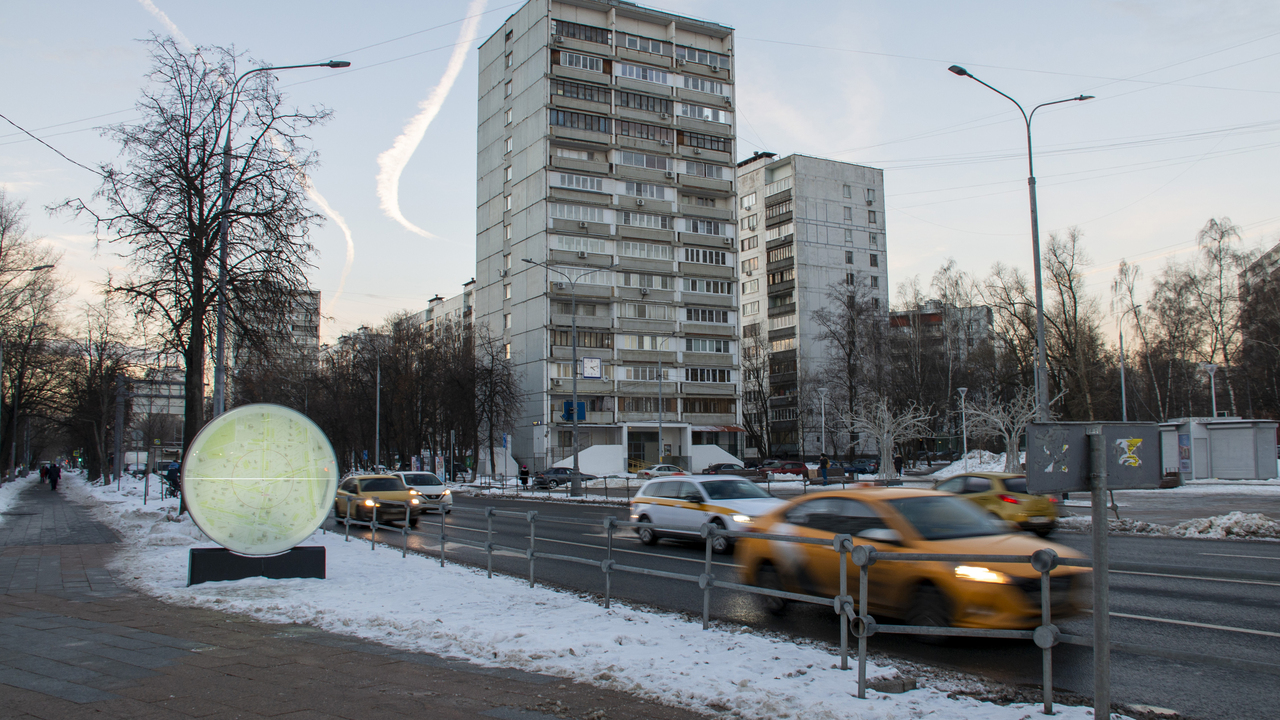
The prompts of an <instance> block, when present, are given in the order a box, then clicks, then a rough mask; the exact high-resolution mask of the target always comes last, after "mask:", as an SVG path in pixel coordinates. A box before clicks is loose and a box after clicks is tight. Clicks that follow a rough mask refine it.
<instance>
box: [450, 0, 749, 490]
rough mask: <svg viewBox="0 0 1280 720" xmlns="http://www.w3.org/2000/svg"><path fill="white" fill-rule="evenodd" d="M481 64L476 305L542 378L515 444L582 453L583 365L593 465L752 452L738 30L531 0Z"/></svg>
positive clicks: (532, 455)
mask: <svg viewBox="0 0 1280 720" xmlns="http://www.w3.org/2000/svg"><path fill="white" fill-rule="evenodd" d="M479 81H480V88H479V95H480V100H479V132H478V135H479V137H478V146H479V158H478V191H477V204H478V207H477V222H476V228H477V229H476V273H477V275H476V291H475V298H476V300H475V307H476V316H477V318H478V321H479V322H483V323H486V324H487V326H488V327H489V328H490V329H491V330H493V331H494V332H495V333H502V335H503V336H504V339H505V340H506V343H507V347H508V351H509V353H510V356H511V358H512V359H513V360H514V361H515V363H516V366H517V370H518V372H519V373H520V377H521V379H522V382H523V384H524V391H525V394H526V395H525V396H526V398H527V402H526V403H525V406H524V411H523V413H522V416H521V418H520V421H519V424H518V427H517V428H516V430H515V432H514V433H513V438H512V448H511V449H512V454H513V455H514V456H515V458H516V459H517V460H519V461H520V462H521V463H524V464H526V465H527V466H528V467H529V468H530V469H531V470H537V469H540V468H544V467H547V466H549V465H551V464H553V463H556V462H558V461H565V460H566V459H567V458H569V457H570V456H571V455H572V453H573V441H572V423H571V422H570V421H569V420H566V419H565V411H566V410H567V409H568V407H567V403H569V401H570V392H571V385H572V382H573V379H574V375H575V373H577V375H578V401H579V407H580V409H581V410H582V411H583V414H582V415H581V416H580V417H579V423H580V435H579V447H580V448H587V449H586V450H585V451H583V453H582V457H583V464H582V467H583V470H584V471H587V472H592V471H593V470H594V471H597V472H614V471H622V470H624V469H626V466H627V462H628V461H630V462H631V463H632V464H633V466H634V464H638V463H644V462H656V461H657V460H658V459H659V457H660V456H662V457H674V458H677V459H679V458H685V462H687V463H690V464H692V465H696V466H697V467H696V468H695V469H698V470H700V469H701V468H702V466H703V464H705V463H706V462H708V460H707V458H710V457H715V458H716V459H721V458H723V456H724V451H723V450H719V449H716V448H715V447H714V446H715V444H719V445H721V446H723V448H724V449H725V450H728V451H729V452H735V451H737V452H738V453H739V454H740V451H738V441H739V434H738V433H739V430H740V429H739V428H738V423H739V420H740V415H739V413H740V408H739V406H738V381H739V365H738V354H739V346H738V345H739V339H738V297H737V281H738V277H737V276H738V271H737V267H738V257H737V247H738V246H737V233H736V220H737V215H736V212H735V209H736V206H737V205H736V193H735V188H734V148H733V142H734V136H735V131H734V67H733V31H732V30H731V29H730V28H727V27H723V26H721V25H717V24H714V23H709V22H704V21H700V20H694V19H690V18H685V17H681V16H678V15H672V14H669V13H665V12H660V11H656V10H650V9H647V8H643V7H640V6H638V5H633V4H631V3H626V2H620V1H618V0H530V2H528V3H526V4H525V5H524V6H523V7H521V8H520V10H518V11H517V12H516V13H515V14H514V15H512V16H511V17H510V18H508V19H507V21H506V22H505V23H504V24H503V25H502V27H501V28H499V29H498V31H497V32H496V33H494V35H493V36H492V37H490V38H489V39H488V40H486V41H485V42H484V44H482V45H481V47H480V78H479ZM525 259H528V260H531V261H533V262H534V263H538V264H530V263H527V262H524V260H525ZM575 288H576V315H577V321H578V357H579V358H580V359H581V358H584V357H586V358H593V360H592V361H590V362H589V363H587V365H586V366H585V368H586V370H588V371H589V372H590V374H591V375H592V377H583V375H582V373H583V370H584V365H583V363H582V362H581V360H580V362H579V366H578V367H577V368H575V367H573V363H572V361H571V357H572V349H571V332H570V327H571V320H572V316H571V313H573V312H575V310H574V307H575V303H574V298H575V292H574V291H575ZM595 358H598V359H599V363H598V364H597V363H596V362H595V361H594V359H595ZM597 366H598V367H599V368H600V373H599V377H595V375H596V373H595V372H594V371H595V368H596V367H597ZM659 422H661V435H660V434H659ZM566 464H567V463H566Z"/></svg>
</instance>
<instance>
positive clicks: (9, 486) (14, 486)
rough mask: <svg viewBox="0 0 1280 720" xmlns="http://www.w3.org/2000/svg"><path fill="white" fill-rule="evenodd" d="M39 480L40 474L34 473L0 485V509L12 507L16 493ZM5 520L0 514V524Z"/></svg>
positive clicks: (15, 501)
mask: <svg viewBox="0 0 1280 720" xmlns="http://www.w3.org/2000/svg"><path fill="white" fill-rule="evenodd" d="M66 475H67V474H66V473H63V477H66ZM39 480H40V474H39V473H34V474H30V475H27V476H26V477H24V478H18V479H17V480H12V481H10V482H7V483H4V484H3V485H0V511H5V510H10V509H12V508H13V506H14V505H15V504H16V503H17V502H18V494H19V493H21V492H22V491H23V490H26V489H27V488H29V487H31V486H32V485H34V484H36V483H37V482H39ZM5 520H8V518H6V517H5V516H4V515H0V525H3V524H4V522H5Z"/></svg>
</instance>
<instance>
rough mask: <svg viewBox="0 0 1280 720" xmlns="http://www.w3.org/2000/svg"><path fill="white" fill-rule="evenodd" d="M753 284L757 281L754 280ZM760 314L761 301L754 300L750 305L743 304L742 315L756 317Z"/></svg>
mask: <svg viewBox="0 0 1280 720" xmlns="http://www.w3.org/2000/svg"><path fill="white" fill-rule="evenodd" d="M751 282H756V281H755V280H752V281H751ZM758 312H760V301H759V300H752V301H751V302H749V303H743V304H742V314H743V315H755V314H756V313H758Z"/></svg>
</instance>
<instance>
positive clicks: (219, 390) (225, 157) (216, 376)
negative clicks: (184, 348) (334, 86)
mask: <svg viewBox="0 0 1280 720" xmlns="http://www.w3.org/2000/svg"><path fill="white" fill-rule="evenodd" d="M309 67H327V68H334V69H337V68H345V67H351V63H350V62H347V61H346V60H330V61H329V62H323V63H308V64H306V65H279V66H276V67H260V68H254V69H252V70H246V71H245V72H243V73H241V74H240V77H238V78H236V80H235V82H233V83H231V92H230V93H229V94H228V95H227V137H226V140H225V141H224V142H223V144H222V208H221V210H220V213H221V215H220V217H219V218H218V329H217V339H216V341H215V343H216V347H215V350H214V358H213V362H214V365H213V416H214V417H217V416H219V415H221V414H222V412H223V410H225V409H226V399H227V398H226V396H227V344H226V330H227V235H228V233H230V232H231V223H230V221H229V220H228V218H227V213H228V212H230V209H231V123H232V122H233V121H234V119H235V118H234V115H235V109H236V89H237V88H238V87H240V81H241V80H244V79H245V78H247V77H249V76H250V75H252V74H254V73H260V72H270V71H274V70H295V69H297V68H309ZM199 321H201V319H199V318H198V319H197V322H199Z"/></svg>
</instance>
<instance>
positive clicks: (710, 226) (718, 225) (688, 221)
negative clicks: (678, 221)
mask: <svg viewBox="0 0 1280 720" xmlns="http://www.w3.org/2000/svg"><path fill="white" fill-rule="evenodd" d="M684 229H685V231H686V232H691V233H698V234H701V235H719V236H722V237H723V236H724V235H725V234H726V233H725V231H726V230H727V226H726V225H725V224H724V223H722V222H720V221H719V220H703V219H701V218H685V219H684Z"/></svg>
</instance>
